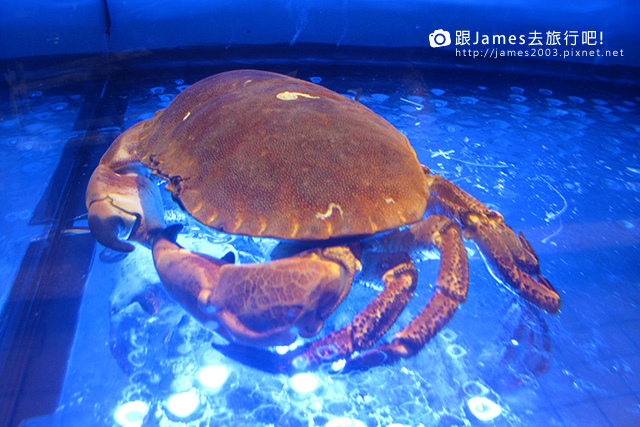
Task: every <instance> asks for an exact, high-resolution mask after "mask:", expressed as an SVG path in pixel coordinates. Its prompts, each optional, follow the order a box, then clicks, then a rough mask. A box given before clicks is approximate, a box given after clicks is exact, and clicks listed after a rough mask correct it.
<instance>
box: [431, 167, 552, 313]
mask: <svg viewBox="0 0 640 427" xmlns="http://www.w3.org/2000/svg"><path fill="white" fill-rule="evenodd" d="M425 173H426V177H427V185H428V186H429V188H430V190H431V193H430V198H429V201H428V202H427V203H428V209H433V210H436V211H439V212H442V213H444V214H445V215H448V216H452V217H454V218H456V219H458V221H460V222H461V223H462V225H463V230H464V234H465V237H466V238H469V239H473V240H474V241H476V243H477V244H478V246H479V247H480V249H481V250H482V252H483V253H484V254H485V255H486V256H487V257H488V258H489V260H490V261H492V262H493V264H494V265H495V266H496V267H497V269H498V271H499V272H500V274H501V275H502V277H503V278H504V279H505V280H506V282H507V283H508V284H509V285H511V286H512V287H513V288H514V289H515V290H516V291H518V293H519V294H520V295H521V296H522V297H523V298H525V299H526V300H527V301H529V302H531V303H533V304H534V305H536V306H538V307H540V308H542V309H544V310H546V311H547V312H549V313H552V314H553V313H557V312H558V310H560V306H561V301H560V296H559V295H558V293H557V292H556V290H555V289H554V288H553V286H552V285H551V283H549V281H548V280H547V279H545V278H544V277H542V275H540V266H539V264H538V256H537V255H536V253H535V252H534V250H533V247H532V246H531V244H530V243H529V242H528V241H527V240H526V239H525V238H524V235H523V234H522V233H520V234H519V235H516V234H515V233H514V232H513V230H512V229H511V227H509V226H508V225H506V224H505V222H504V218H503V217H502V215H500V214H499V213H498V212H495V211H492V210H491V209H489V208H487V207H486V206H485V205H483V204H482V203H480V202H479V201H478V200H476V199H475V198H473V197H472V196H471V195H469V194H468V193H466V192H465V191H463V190H461V189H460V188H458V187H457V186H455V185H454V184H452V183H451V182H449V181H447V180H446V179H444V178H443V177H441V176H439V175H435V174H434V175H430V174H429V172H428V169H426V168H425Z"/></svg>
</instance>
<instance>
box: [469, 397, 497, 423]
mask: <svg viewBox="0 0 640 427" xmlns="http://www.w3.org/2000/svg"><path fill="white" fill-rule="evenodd" d="M467 405H469V409H471V412H472V413H473V415H475V416H476V418H477V419H479V420H480V421H491V420H492V419H494V418H495V417H497V416H498V415H500V413H501V412H502V408H501V407H500V405H498V404H497V403H494V402H492V401H490V400H489V399H487V398H486V397H483V396H476V397H472V398H471V399H469V401H468V402H467Z"/></svg>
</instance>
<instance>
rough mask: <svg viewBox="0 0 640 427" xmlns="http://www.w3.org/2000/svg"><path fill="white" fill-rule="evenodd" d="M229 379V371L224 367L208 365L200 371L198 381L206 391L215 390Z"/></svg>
mask: <svg viewBox="0 0 640 427" xmlns="http://www.w3.org/2000/svg"><path fill="white" fill-rule="evenodd" d="M227 378H229V370H228V369H227V368H225V367H224V366H220V365H210V366H205V367H204V368H202V369H200V372H199V373H198V381H199V382H200V384H202V385H203V386H204V387H205V388H206V389H208V390H217V389H219V388H220V387H222V385H223V384H224V383H225V382H226V381H227Z"/></svg>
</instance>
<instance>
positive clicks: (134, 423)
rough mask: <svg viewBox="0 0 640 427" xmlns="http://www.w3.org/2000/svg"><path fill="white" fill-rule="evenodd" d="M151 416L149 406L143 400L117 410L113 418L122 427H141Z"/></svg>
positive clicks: (123, 405) (121, 406)
mask: <svg viewBox="0 0 640 427" xmlns="http://www.w3.org/2000/svg"><path fill="white" fill-rule="evenodd" d="M147 414H149V405H147V404H146V403H144V402H143V401H141V400H134V401H133V402H127V403H124V404H122V405H120V407H119V408H118V409H116V412H115V414H113V418H114V420H115V421H116V423H118V424H119V425H121V426H122V427H140V426H141V425H142V423H143V422H144V420H145V418H146V417H147Z"/></svg>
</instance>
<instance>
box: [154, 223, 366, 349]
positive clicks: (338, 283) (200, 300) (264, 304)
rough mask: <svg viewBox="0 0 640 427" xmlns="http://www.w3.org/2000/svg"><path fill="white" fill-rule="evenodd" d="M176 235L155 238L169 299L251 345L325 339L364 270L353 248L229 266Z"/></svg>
mask: <svg viewBox="0 0 640 427" xmlns="http://www.w3.org/2000/svg"><path fill="white" fill-rule="evenodd" d="M176 233H177V231H176V229H175V228H173V227H169V228H168V229H166V230H164V231H159V232H155V231H154V232H152V234H151V239H150V243H151V244H152V247H153V260H154V263H155V265H156V269H157V271H158V274H159V275H160V279H161V280H162V283H163V284H164V287H165V288H166V289H167V291H168V292H169V295H171V297H172V298H173V299H174V300H176V301H177V302H178V303H180V304H181V305H182V306H183V307H184V308H185V309H187V311H189V312H190V313H191V315H193V316H194V317H196V318H197V319H198V320H200V321H201V322H203V323H204V324H205V325H208V326H213V327H214V329H216V330H218V331H219V332H221V333H222V334H223V335H225V336H227V337H230V338H232V339H234V340H237V341H238V342H240V343H244V344H249V345H257V346H267V345H288V344H291V343H292V342H293V341H294V340H295V339H296V336H297V334H299V335H300V336H302V337H310V336H313V335H315V334H317V333H318V332H319V331H320V329H321V328H322V326H323V324H324V321H325V319H326V318H327V317H329V315H330V314H331V313H332V312H333V311H334V310H335V308H336V307H337V306H338V304H339V303H340V302H341V301H342V300H343V299H344V298H345V297H346V295H347V294H348V292H349V289H350V286H351V282H352V280H353V276H354V275H355V274H356V273H357V272H358V271H360V269H361V265H360V261H358V260H357V259H356V258H355V256H354V255H353V254H352V253H351V250H350V249H348V248H346V247H330V248H324V249H313V250H309V251H305V252H302V253H300V254H298V255H296V256H294V257H290V258H283V259H279V260H275V261H270V262H266V263H262V264H244V265H235V264H228V263H225V262H224V261H222V260H219V259H217V258H213V257H210V256H207V255H204V254H199V253H195V252H191V251H189V250H187V249H184V248H182V247H180V246H179V245H178V244H176V243H175V236H176ZM212 322H215V324H214V323H212ZM220 324H222V325H223V326H224V327H223V328H220V327H219V326H220Z"/></svg>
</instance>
